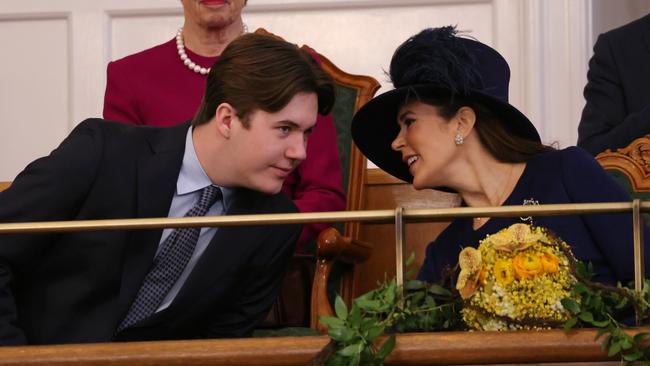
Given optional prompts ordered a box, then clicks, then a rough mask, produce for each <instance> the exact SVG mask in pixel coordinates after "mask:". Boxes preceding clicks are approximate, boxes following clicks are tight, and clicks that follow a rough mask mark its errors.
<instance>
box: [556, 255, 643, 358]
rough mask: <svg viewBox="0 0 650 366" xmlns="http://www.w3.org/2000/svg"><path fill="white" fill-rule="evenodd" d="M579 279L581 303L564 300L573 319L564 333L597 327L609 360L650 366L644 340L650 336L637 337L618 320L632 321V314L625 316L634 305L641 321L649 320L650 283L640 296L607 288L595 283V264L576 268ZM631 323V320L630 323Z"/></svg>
mask: <svg viewBox="0 0 650 366" xmlns="http://www.w3.org/2000/svg"><path fill="white" fill-rule="evenodd" d="M575 272H576V273H575V274H576V277H577V278H579V279H580V282H578V283H576V284H575V285H574V286H573V288H572V291H573V294H574V295H576V296H577V298H578V301H574V300H571V299H569V298H566V299H563V300H562V305H563V306H564V308H565V309H567V310H568V311H569V312H570V313H571V314H572V317H571V318H570V319H569V320H567V321H566V323H565V324H564V330H565V331H569V330H570V329H572V328H574V327H593V328H596V329H598V332H597V334H596V340H598V339H602V341H601V349H602V350H603V351H606V352H607V356H608V357H615V356H618V357H620V359H621V361H622V363H623V364H634V363H637V362H638V363H639V364H640V365H645V366H650V346H645V347H644V346H643V340H644V339H646V338H647V337H648V336H650V333H647V332H640V333H637V334H635V335H634V336H632V335H630V334H628V333H627V332H626V331H625V326H624V325H623V324H621V323H620V322H619V321H617V320H616V319H615V318H614V315H619V316H621V317H623V318H631V317H632V314H630V313H628V314H626V313H625V310H626V309H627V310H629V306H628V305H629V304H632V305H633V307H634V309H635V310H636V314H637V316H640V318H639V320H642V319H643V318H644V317H647V316H648V314H649V310H650V306H648V299H649V297H650V292H649V291H650V290H649V285H650V281H648V280H646V281H645V283H644V286H643V288H644V290H643V291H642V292H641V293H637V292H635V291H633V290H631V289H629V288H626V287H622V286H621V285H620V284H619V285H618V286H617V287H613V286H607V285H603V284H599V283H594V282H591V277H592V276H593V269H592V266H591V264H588V265H586V264H584V263H582V262H577V263H576V265H575ZM628 320H631V319H628Z"/></svg>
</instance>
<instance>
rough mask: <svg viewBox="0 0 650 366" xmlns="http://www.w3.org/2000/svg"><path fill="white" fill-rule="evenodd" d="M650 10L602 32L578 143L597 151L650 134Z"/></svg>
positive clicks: (594, 58) (597, 44)
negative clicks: (635, 18)
mask: <svg viewBox="0 0 650 366" xmlns="http://www.w3.org/2000/svg"><path fill="white" fill-rule="evenodd" d="M648 63H650V15H646V16H644V17H643V18H640V19H637V20H635V21H633V22H631V23H628V24H626V25H624V26H622V27H619V28H616V29H613V30H610V31H609V32H606V33H603V34H601V35H600V36H599V37H598V40H597V41H596V44H595V45H594V56H593V57H592V58H591V60H590V61H589V72H588V73H587V79H588V82H587V85H586V86H585V91H584V95H585V100H586V102H587V104H586V105H585V107H584V109H583V110H582V118H581V119H580V124H579V125H578V146H580V147H582V148H584V149H585V150H587V151H589V152H590V153H591V154H593V155H597V154H598V153H600V152H603V151H605V150H606V149H611V150H612V151H615V150H616V149H618V148H621V147H625V146H627V145H629V144H630V143H631V142H632V141H634V140H635V139H637V138H639V137H643V136H645V135H647V134H650V67H648Z"/></svg>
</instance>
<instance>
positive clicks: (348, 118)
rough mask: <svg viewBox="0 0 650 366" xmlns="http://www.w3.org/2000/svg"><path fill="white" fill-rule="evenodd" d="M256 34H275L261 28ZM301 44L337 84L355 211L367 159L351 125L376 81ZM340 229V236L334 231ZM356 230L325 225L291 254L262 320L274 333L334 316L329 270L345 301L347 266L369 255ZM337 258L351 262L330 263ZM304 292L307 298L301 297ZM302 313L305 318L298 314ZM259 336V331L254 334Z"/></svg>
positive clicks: (314, 325) (350, 205) (340, 133)
mask: <svg viewBox="0 0 650 366" xmlns="http://www.w3.org/2000/svg"><path fill="white" fill-rule="evenodd" d="M255 33H258V34H267V35H271V36H275V35H273V34H271V33H269V32H267V31H266V30H264V29H261V28H260V29H258V30H256V31H255ZM275 37H277V36H275ZM301 48H302V49H304V50H306V51H308V52H310V53H311V54H315V55H318V56H319V58H320V61H321V67H322V69H323V70H324V71H325V72H326V73H327V74H328V75H329V76H330V77H331V78H332V79H333V80H334V82H335V84H336V101H335V104H334V107H333V110H332V115H333V120H334V124H335V126H336V135H337V136H336V137H337V145H338V149H339V156H340V159H341V172H342V173H343V174H342V176H343V177H342V178H343V179H342V187H343V191H344V192H346V193H347V206H346V209H347V210H359V209H360V208H361V205H362V197H363V195H362V193H363V185H364V176H365V174H364V173H365V170H366V158H365V156H363V154H361V152H360V151H359V150H358V149H357V148H356V146H355V145H354V143H353V142H352V134H351V132H350V127H351V123H352V117H353V116H354V113H355V112H356V111H357V110H358V109H359V108H361V106H363V105H364V104H365V103H366V102H367V101H369V100H370V99H372V97H373V96H374V94H375V93H376V92H377V90H378V89H379V86H380V85H379V83H378V82H377V81H376V80H375V79H374V78H372V77H370V76H364V75H352V74H348V73H346V72H345V71H342V70H341V69H339V68H338V67H337V66H336V65H334V63H332V62H331V61H330V60H329V59H328V58H327V57H325V56H324V55H321V54H320V53H318V51H316V50H314V49H312V48H310V47H309V46H302V47H301ZM341 230H342V231H343V233H344V235H345V238H344V237H343V236H341V235H340V234H339V231H341ZM358 233H359V224H358V223H347V224H345V225H341V226H340V227H338V230H337V229H334V228H330V229H327V230H325V231H324V232H322V233H321V234H320V235H319V238H318V240H317V242H316V248H315V254H314V255H311V256H309V255H296V256H295V257H294V260H293V262H292V264H291V268H290V270H289V272H288V273H287V278H285V280H284V283H283V286H282V288H281V290H280V296H279V298H278V301H276V305H275V306H274V307H273V309H272V310H271V313H270V314H269V317H268V318H267V322H266V324H267V325H268V324H269V323H270V324H272V325H274V326H275V327H276V328H277V327H283V331H282V332H281V333H279V335H294V333H292V332H293V330H291V329H287V326H289V327H310V328H311V329H319V330H321V331H324V328H323V327H321V326H320V325H319V323H318V317H319V316H322V315H332V314H333V311H332V307H331V298H330V297H329V296H328V284H329V287H330V288H331V287H332V281H330V274H331V273H332V270H333V268H338V269H339V271H337V272H338V273H337V276H336V277H337V278H338V280H337V281H336V282H337V283H336V290H335V292H337V293H340V294H341V295H342V296H343V297H344V298H345V299H346V300H347V301H349V300H350V296H351V293H352V270H351V266H350V265H354V263H356V262H360V261H363V260H365V259H366V258H367V257H368V256H369V255H370V252H371V247H370V246H369V245H368V244H365V243H362V242H359V241H357V240H355V239H356V238H357V237H358ZM337 262H342V263H348V264H350V265H347V266H341V267H335V263H337ZM301 279H302V280H301ZM305 279H306V281H305ZM299 282H300V283H299ZM301 283H302V284H305V283H307V284H308V285H309V284H311V286H309V287H310V288H308V289H304V288H302V287H303V286H302V285H301ZM305 293H306V294H307V297H306V298H304V296H303V294H305ZM305 302H308V304H307V309H304V310H302V308H303V305H304V304H305ZM302 314H306V315H307V316H306V317H303V316H302ZM258 334H263V333H261V332H258Z"/></svg>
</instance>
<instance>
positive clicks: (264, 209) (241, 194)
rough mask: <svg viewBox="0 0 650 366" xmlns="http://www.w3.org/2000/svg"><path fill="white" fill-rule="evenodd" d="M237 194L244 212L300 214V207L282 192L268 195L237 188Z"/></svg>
mask: <svg viewBox="0 0 650 366" xmlns="http://www.w3.org/2000/svg"><path fill="white" fill-rule="evenodd" d="M236 192H237V196H238V198H239V199H240V200H241V201H240V206H241V207H242V209H244V210H253V211H255V212H256V213H259V214H274V213H297V212H298V207H296V205H295V204H294V203H293V201H292V200H291V199H289V197H287V195H286V194H284V193H282V192H280V193H276V194H267V193H263V192H259V191H254V190H251V189H247V188H237V190H236Z"/></svg>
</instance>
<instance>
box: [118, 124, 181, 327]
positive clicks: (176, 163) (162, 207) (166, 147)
mask: <svg viewBox="0 0 650 366" xmlns="http://www.w3.org/2000/svg"><path fill="white" fill-rule="evenodd" d="M188 128H189V124H187V123H185V124H182V125H179V126H176V127H172V128H165V129H152V130H151V131H153V132H152V135H150V136H149V137H148V138H147V140H148V142H149V147H148V150H147V152H145V153H142V154H140V156H139V157H138V163H137V164H138V165H137V217H139V218H149V217H167V214H168V213H169V207H170V205H171V201H172V198H173V196H174V192H175V190H176V181H177V179H178V174H179V171H180V168H181V164H182V162H183V154H184V151H185V137H186V133H187V129H188ZM161 234H162V230H160V229H157V230H135V231H133V233H132V236H131V238H132V239H131V241H130V243H129V244H128V247H127V248H126V250H125V258H124V265H123V270H122V283H121V288H120V312H119V313H120V314H122V315H125V314H126V312H127V311H128V309H129V307H130V306H131V303H132V302H133V299H134V298H135V296H136V294H137V291H138V289H139V288H140V286H141V285H142V281H143V280H144V277H145V276H146V274H147V272H148V271H149V269H150V267H151V263H152V260H153V257H154V255H155V253H156V249H157V247H158V243H159V241H160V236H161ZM120 321H121V319H120Z"/></svg>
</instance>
